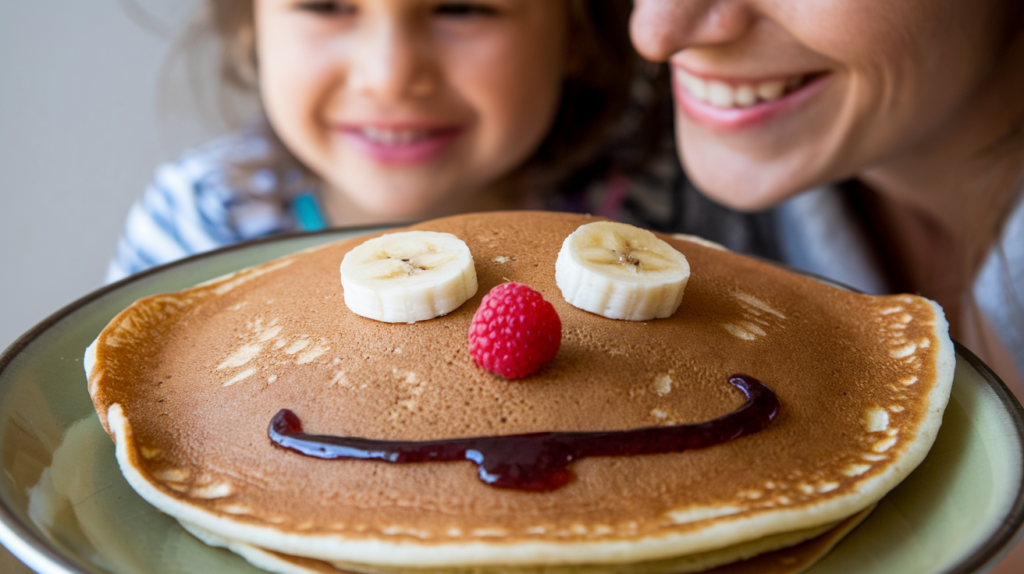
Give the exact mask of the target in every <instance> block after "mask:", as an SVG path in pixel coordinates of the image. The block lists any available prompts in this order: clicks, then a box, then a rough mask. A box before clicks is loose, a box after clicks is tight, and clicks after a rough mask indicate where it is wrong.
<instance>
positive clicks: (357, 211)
mask: <svg viewBox="0 0 1024 574" xmlns="http://www.w3.org/2000/svg"><path fill="white" fill-rule="evenodd" d="M567 28H568V24H567V15H566V10H565V5H564V3H563V2H531V1H524V0H484V1H480V2H476V1H474V2H440V1H437V0H376V1H369V0H356V1H352V2H317V3H308V2H296V1H294V0H259V1H257V2H256V37H257V57H258V61H259V74H260V88H261V94H262V96H263V102H264V106H265V107H266V110H267V115H268V117H269V118H270V121H271V123H272V125H273V127H274V129H275V131H276V132H277V133H278V135H279V136H280V137H281V139H282V140H283V141H284V143H285V145H286V146H287V147H288V148H289V149H290V150H292V151H293V153H294V154H295V155H296V156H297V157H298V158H299V159H300V160H301V161H303V162H304V163H305V164H306V165H307V166H309V167H310V168H311V169H312V170H313V171H314V172H316V173H317V174H319V175H320V176H321V177H322V178H323V179H324V180H325V182H326V184H327V187H328V188H329V189H330V190H331V191H332V192H333V193H329V194H327V195H326V197H325V203H326V204H327V208H328V212H333V213H338V212H344V213H346V214H347V215H354V216H356V217H354V218H353V217H348V218H347V219H349V221H348V222H357V221H358V220H359V218H361V219H363V220H364V221H370V220H378V221H380V220H385V221H386V220H392V221H395V220H403V219H415V218H421V217H424V216H426V215H433V214H440V213H446V212H452V211H458V210H462V209H464V208H465V207H464V206H466V205H471V204H472V203H473V201H474V198H478V197H480V196H482V194H486V193H488V192H490V191H492V190H493V189H494V186H495V185H496V184H499V183H500V182H501V181H502V180H504V179H505V177H506V176H507V175H508V174H510V173H511V172H514V171H515V170H516V168H518V167H519V166H520V165H522V164H523V163H524V162H525V161H526V160H527V159H528V158H529V156H530V155H531V153H532V152H533V150H535V149H537V147H538V146H539V145H540V143H541V141H542V140H543V138H544V136H545V134H546V133H547V132H548V130H549V129H550V127H551V123H552V121H553V118H554V115H555V113H556V110H557V109H558V105H559V101H560V96H561V90H562V83H563V79H564V76H565V68H566V60H567V46H566V45H567V34H568V29H567ZM332 203H334V204H335V207H336V208H337V206H338V205H343V206H344V208H343V209H340V210H339V209H333V210H332V205H331V204H332ZM455 206H462V207H459V208H456V207H455ZM335 219H337V218H335ZM353 219H354V221H353ZM335 223H339V221H335Z"/></svg>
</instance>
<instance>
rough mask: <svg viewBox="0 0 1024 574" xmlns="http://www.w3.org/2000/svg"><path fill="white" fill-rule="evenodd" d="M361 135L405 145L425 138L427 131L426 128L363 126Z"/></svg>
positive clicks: (382, 141)
mask: <svg viewBox="0 0 1024 574" xmlns="http://www.w3.org/2000/svg"><path fill="white" fill-rule="evenodd" d="M363 135H364V136H366V138H367V139H369V140H373V141H375V142H377V143H381V144H384V145H406V144H410V143H413V142H415V141H419V140H422V139H424V138H426V137H427V136H428V135H429V132H427V131H426V130H388V129H381V128H375V127H365V128H363Z"/></svg>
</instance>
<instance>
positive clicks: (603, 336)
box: [90, 212, 945, 544]
mask: <svg viewBox="0 0 1024 574" xmlns="http://www.w3.org/2000/svg"><path fill="white" fill-rule="evenodd" d="M591 220H592V219H589V218H588V217H586V216H573V215H562V214H550V213H522V212H517V213H496V214H482V215H470V216H459V217H452V218H447V219H441V220H435V221H431V222H427V223H424V224H421V225H417V226H414V228H415V229H430V230H435V231H444V232H448V233H452V234H454V235H456V236H458V237H459V238H461V239H462V240H464V241H465V242H466V243H467V244H468V245H469V248H470V250H471V251H472V253H473V256H474V258H475V263H476V270H477V275H478V281H479V284H480V289H479V291H478V293H477V294H476V296H475V297H474V298H472V299H471V300H470V301H468V302H467V303H465V304H464V305H463V306H462V307H460V308H459V309H457V310H456V311H454V312H452V313H451V314H449V315H447V316H445V317H441V318H437V319H433V320H430V321H424V322H418V323H415V324H387V323H380V322H376V321H373V320H370V319H365V318H363V317H359V316H357V315H355V314H353V313H352V312H350V311H349V310H348V309H347V308H346V307H345V304H344V302H343V295H342V288H341V285H340V280H339V271H338V269H339V264H340V263H341V260H342V257H343V256H344V254H345V253H346V252H347V251H348V250H349V249H351V248H353V247H354V246H356V245H358V244H359V243H361V242H362V241H364V240H365V239H366V238H358V239H353V240H348V241H342V242H340V243H336V244H331V245H327V246H325V247H322V248H319V249H316V250H313V251H310V252H305V253H301V254H298V255H295V256H291V257H288V258H285V259H283V260H278V261H275V262H270V263H267V264H265V265H263V266H260V267H257V268H254V269H251V270H246V271H243V272H240V273H239V274H236V275H233V276H230V277H228V278H225V279H222V280H219V281H215V282H212V283H210V284H206V285H203V286H199V287H196V288H193V289H189V290H185V291H183V292H180V293H174V294H167V295H158V296H154V297H150V298H147V299H143V300H141V301H139V302H137V303H136V304H135V305H133V306H132V307H131V308H129V309H128V310H126V311H125V312H124V313H122V314H121V315H120V316H119V317H118V318H116V319H115V320H114V321H113V322H112V323H111V325H110V326H109V327H108V328H107V329H106V330H105V331H104V332H103V334H102V335H101V337H100V338H99V339H98V340H97V344H96V346H95V351H96V366H95V367H94V369H93V371H92V376H91V377H90V391H91V393H92V395H93V398H94V402H95V405H96V408H97V412H98V413H99V414H100V417H101V420H103V422H104V424H105V425H106V424H107V418H106V414H107V410H108V407H110V406H111V405H112V404H115V403H117V404H120V405H121V407H122V408H123V411H124V414H125V416H126V418H127V420H128V424H129V425H130V429H131V436H130V437H129V438H130V440H129V446H130V452H129V454H128V456H129V458H130V460H131V464H132V466H134V467H135V468H136V469H137V470H138V471H139V472H140V473H141V475H142V476H144V477H146V480H148V481H149V482H151V483H152V485H153V487H154V488H155V489H156V490H158V491H159V492H161V493H162V494H163V495H166V496H168V497H171V498H173V499H176V500H180V501H183V502H185V503H187V504H190V505H193V506H195V507H197V508H199V509H201V510H203V511H205V512H208V513H209V514H211V515H213V516H219V517H224V518H227V519H230V520H232V521H236V522H238V523H242V524H252V525H264V526H268V527H271V528H274V529H277V530H279V531H281V532H286V533H300V534H310V535H321V534H337V535H340V536H343V537H346V538H349V539H387V540H397V541H403V540H404V541H410V542H414V543H416V544H432V543H451V542H458V541H474V540H475V541H485V542H490V541H497V542H500V543H511V542H514V541H517V540H518V541H521V540H557V541H574V540H612V539H616V540H620V539H639V538H643V537H645V536H652V535H659V534H661V533H666V532H685V531H688V530H693V529H700V528H704V527H706V526H707V524H709V521H715V520H717V521H722V520H736V519H741V518H749V517H752V516H757V515H759V514H765V513H771V512H775V511H778V510H780V509H801V508H805V509H809V510H811V509H813V508H815V507H816V506H817V505H821V504H823V503H825V502H827V501H830V500H834V499H837V498H841V497H844V496H852V495H854V494H856V492H857V491H858V489H859V488H861V486H862V485H863V484H864V483H865V481H869V480H870V479H871V478H872V477H873V476H876V475H881V474H882V473H885V472H887V471H891V469H892V468H893V465H895V464H897V463H900V462H901V460H902V458H903V457H904V455H905V454H906V453H907V452H911V451H913V450H914V449H918V450H920V445H919V442H920V441H919V440H918V429H919V427H920V425H921V424H922V422H923V421H925V420H926V419H928V417H929V416H932V417H934V413H932V414H931V415H929V413H930V412H932V411H934V409H935V408H939V409H940V412H941V407H942V406H943V405H944V399H943V401H942V403H943V404H942V405H936V404H935V398H934V397H933V396H931V394H932V391H933V390H934V389H935V385H936V376H937V365H938V364H939V363H941V361H940V359H941V357H939V356H938V353H939V351H940V347H942V344H941V343H942V339H941V338H942V337H944V336H945V335H944V329H941V328H939V327H938V326H937V325H944V324H945V323H944V321H943V320H942V319H941V317H939V316H937V315H936V313H935V311H934V309H933V306H932V305H931V303H930V302H928V301H927V300H924V299H921V298H918V297H912V296H905V295H901V296H892V297H870V296H865V295H860V294H856V293H851V292H847V291H843V290H840V289H837V288H834V287H831V286H828V285H825V284H823V283H821V282H819V281H816V280H813V279H809V278H806V277H803V276H799V275H796V274H793V273H790V272H787V271H785V270H782V269H779V268H777V267H774V266H772V265H769V264H765V263H761V262H759V261H756V260H753V259H749V258H746V257H742V256H739V255H736V254H733V253H729V252H726V251H722V250H717V249H713V248H709V247H706V246H703V245H700V244H697V243H693V242H689V241H684V240H680V239H674V238H672V237H669V236H663V237H664V238H665V239H666V240H667V241H669V242H670V243H671V244H672V245H673V246H675V247H676V248H677V249H678V250H680V251H681V252H682V253H683V254H685V255H686V257H687V258H688V260H689V263H690V267H691V270H692V275H691V278H690V281H689V283H688V285H687V288H686V292H685V296H684V298H683V302H682V305H681V307H680V308H679V310H678V311H677V312H676V313H675V314H674V315H673V316H672V317H670V318H668V319H660V320H653V321H647V322H627V321H616V320H611V319H606V318H604V317H600V316H597V315H593V314H590V313H587V312H585V311H581V310H579V309H576V308H574V307H571V306H570V305H568V304H567V303H565V301H564V300H563V299H562V296H561V294H560V292H559V290H558V288H557V286H556V285H555V281H554V264H555V258H556V256H557V254H558V251H559V248H560V246H561V244H562V241H563V239H564V238H565V237H566V236H567V235H568V234H569V233H571V232H572V231H574V230H575V229H576V228H577V227H578V226H580V225H581V224H583V223H586V222H588V221H591ZM503 281H517V282H520V283H525V284H527V285H529V286H531V287H533V288H534V289H536V290H537V291H539V292H540V293H542V294H543V296H544V297H545V298H546V299H547V300H548V301H550V302H551V303H552V304H553V305H554V306H555V309H556V310H557V312H558V313H559V315H560V317H561V321H562V332H563V341H562V347H561V350H560V351H559V353H558V355H557V356H556V358H555V359H554V360H553V361H552V362H551V363H550V364H548V365H546V366H545V367H544V368H543V369H542V370H541V371H540V372H539V373H538V374H536V375H534V376H531V377H528V378H525V379H522V380H514V381H507V380H503V379H501V378H499V377H496V376H494V375H492V374H490V373H488V372H486V371H484V370H483V369H481V368H479V367H478V366H476V365H475V364H474V363H473V360H472V358H471V357H470V355H469V353H468V350H467V330H468V327H469V323H470V320H471V318H472V316H473V313H474V312H475V310H476V308H477V307H478V305H479V303H480V299H481V298H482V297H483V295H484V294H486V293H487V291H488V290H490V289H491V288H492V287H494V286H495V285H498V284H499V283H501V282H503ZM940 370H941V369H940ZM737 373H744V374H748V375H751V376H753V377H755V378H757V379H759V380H760V381H762V382H763V383H765V384H766V385H768V386H769V387H771V388H772V389H773V390H774V391H775V393H776V394H777V395H778V397H779V399H780V401H781V404H782V408H781V411H780V413H779V415H778V417H777V418H776V419H775V421H774V422H773V423H772V424H771V425H769V426H768V428H766V429H765V430H763V431H761V432H758V433H756V434H753V435H750V436H747V437H743V438H741V439H738V440H734V441H731V442H728V443H725V444H722V445H718V446H714V447H711V448H707V449H702V450H693V451H687V452H683V453H675V454H663V455H646V456H635V457H609V458H588V459H584V460H581V461H578V462H576V463H574V464H573V465H572V466H571V467H570V468H571V470H572V471H573V472H574V473H575V475H576V480H574V481H573V482H572V483H570V484H569V485H568V486H566V487H564V488H561V489H559V490H555V491H552V492H546V493H535V492H522V491H516V490H505V489H497V488H493V487H489V486H487V485H485V484H483V483H482V482H481V481H480V480H478V478H477V476H476V468H475V466H474V465H473V464H472V463H470V462H448V463H424V464H405V465H391V464H386V463H381V462H372V461H353V460H335V461H327V460H319V459H314V458H308V457H305V456H302V455H299V454H296V453H294V452H291V451H287V450H284V449H281V448H278V447H276V446H274V445H272V444H271V442H270V441H269V439H268V438H267V427H268V424H269V422H270V420H271V418H272V417H273V416H274V414H275V413H277V412H278V410H280V409H282V408H288V409H291V410H292V411H294V412H295V413H296V414H297V415H298V416H299V417H300V418H301V419H302V421H303V424H304V426H305V430H306V432H310V433H316V434H333V435H355V436H362V437H367V438H381V439H405V440H424V439H439V438H455V437H468V436H478V435H500V434H513V433H526V432H535V431H571V430H611V429H630V428H637V427H642V426H650V425H667V424H675V423H694V422H700V421H705V420H709V419H712V418H715V417H718V416H721V415H723V414H726V413H729V412H731V411H733V410H734V409H736V408H737V407H738V406H740V405H741V404H742V403H743V402H744V398H743V396H742V395H741V394H740V392H739V391H737V390H736V389H735V388H734V387H732V386H731V385H730V384H729V383H728V382H727V379H728V377H729V376H731V375H733V374H737ZM939 375H941V376H945V375H943V374H942V373H939ZM940 378H941V377H940ZM932 432H934V429H933V430H932ZM927 440H928V445H930V440H931V439H930V438H928V439H927ZM928 445H925V448H927V446H928ZM922 456H923V455H922ZM915 464H916V462H915ZM900 472H903V473H904V474H905V472H909V470H906V471H900ZM889 487H891V485H890V486H889ZM879 496H880V494H879ZM851 512H852V511H851ZM838 518H841V517H835V518H834V519H838Z"/></svg>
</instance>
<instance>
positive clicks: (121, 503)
mask: <svg viewBox="0 0 1024 574" xmlns="http://www.w3.org/2000/svg"><path fill="white" fill-rule="evenodd" d="M370 231H373V230H372V229H352V230H341V231H338V230H334V231H327V232H319V233H314V234H303V235H294V236H285V237H279V238H273V239H268V240H263V241H257V242H252V243H246V244H241V245H236V246H232V247H228V248H225V249H222V250H218V251H214V252H210V253H206V254H203V255H199V256H196V257H192V258H189V259H185V260H183V261H179V262H176V263H172V264H170V265H167V266H164V267H159V268H156V269H153V270H150V271H147V272H145V273H142V274H139V275H136V276H134V277H131V278H129V279H126V280H125V281H122V282H120V283H116V284H114V285H110V286H108V287H105V288H103V289H101V290H99V291H96V292H94V293H92V294H91V295H88V296H86V297H84V298H82V299H80V300H79V301H76V302H75V303H72V304H71V305H69V306H67V307H65V308H64V309H62V310H60V311H58V312H57V313H55V314H54V315H53V316H51V317H50V318H48V319H47V320H46V321H44V322H43V323H41V324H40V325H38V326H37V327H35V328H34V329H33V330H32V331H30V332H28V333H27V334H25V335H24V336H22V337H21V338H20V339H18V340H17V341H16V342H15V343H14V344H13V345H12V346H11V347H10V348H8V349H7V351H5V352H4V354H3V355H2V356H0V465H2V469H3V473H2V474H0V542H2V543H3V544H4V545H5V546H6V547H7V548H8V549H9V550H10V551H11V552H12V553H13V554H14V555H15V556H17V557H18V558H20V559H21V560H22V561H24V562H25V563H26V564H28V565H29V566H30V567H32V568H33V569H35V570H36V571H37V572H41V573H45V574H50V573H62V574H63V573H76V574H81V573H108V574H135V573H141V572H147V573H156V574H171V573H174V574H181V573H191V572H223V573H239V574H241V573H248V574H258V573H259V572H261V571H259V570H257V569H255V568H253V567H252V566H250V565H249V564H248V563H246V562H245V561H244V560H242V559H241V558H239V557H238V556H236V555H234V554H232V553H230V552H228V551H225V550H219V549H215V548H211V547H208V546H206V545H204V544H202V543H201V542H199V541H198V540H196V539H194V538H192V537H191V536H190V535H188V534H187V533H185V531H184V530H182V529H181V527H179V526H178V524H177V523H176V522H175V521H174V520H173V519H172V518H170V517H168V516H166V515H164V514H162V513H160V512H158V511H157V510H156V509H154V508H153V507H151V506H150V505H149V504H148V503H146V502H145V501H143V500H142V499H141V498H140V497H139V496H138V495H136V494H135V492H134V491H133V490H132V489H131V487H129V486H128V484H127V483H126V482H125V480H124V478H122V476H121V473H120V471H119V470H118V468H117V463H116V461H115V458H114V443H113V442H112V441H111V440H110V438H109V437H108V436H107V435H106V433H105V432H104V431H103V429H102V427H101V426H100V424H99V419H98V418H97V416H96V414H95V411H94V410H93V406H92V402H91V400H90V399H89V394H88V391H87V390H86V378H85V373H84V371H83V367H82V355H83V353H84V352H85V348H86V346H88V345H89V343H91V342H92V341H93V339H95V338H96V336H97V335H98V334H99V332H100V331H101V330H102V329H103V327H104V326H105V325H106V324H107V322H108V321H110V319H112V318H113V317H114V316H115V315H116V314H117V313H118V312H120V311H121V310H122V309H124V308H125V307H127V306H128V305H130V304H131V303H132V302H133V301H135V300H136V299H138V298H140V297H144V296H147V295H151V294H154V293H159V292H166V291H176V290H179V289H183V288H186V287H190V286H192V285H195V284H197V283H200V282H202V281H206V280H209V279H212V278H214V277H217V276H220V275H223V274H225V273H229V272H232V271H236V270H238V269H242V268H244V267H247V266H250V265H255V264H257V263H261V262H263V261H267V260H270V259H273V258H275V257H280V256H283V255H287V254H290V253H294V252H296V251H299V250H302V249H306V248H310V247H314V246H316V245H320V244H323V243H325V242H328V241H336V240H340V239H345V238H348V237H352V236H354V235H359V234H363V233H368V232H370ZM956 351H957V366H956V374H955V378H954V381H953V391H952V396H951V397H950V401H949V406H948V407H947V409H946V413H945V416H944V418H943V424H942V428H941V430H940V431H939V435H938V438H937V440H936V442H935V445H934V446H933V447H932V450H931V452H930V453H929V454H928V457H927V458H926V459H925V460H924V462H923V463H922V464H921V466H920V467H918V469H917V470H915V471H914V472H913V473H912V474H911V475H910V476H909V477H908V478H907V479H906V480H905V481H904V482H903V483H901V484H900V485H899V486H898V487H897V488H896V489H894V490H893V491H892V492H890V493H889V494H888V495H887V496H886V497H885V498H884V499H883V500H882V501H881V502H880V504H879V506H878V508H877V509H876V510H875V511H874V513H872V514H871V516H870V517H869V518H868V519H867V520H866V521H865V522H864V524H862V525H861V526H860V527H859V528H858V529H857V530H855V531H854V532H853V533H852V534H851V535H850V536H848V537H847V538H846V539H845V540H844V541H843V542H842V543H841V544H840V545H839V546H837V547H836V548H835V550H833V551H832V552H831V553H830V554H829V555H828V556H827V557H826V558H825V559H824V560H822V561H821V562H820V563H818V564H817V565H816V566H815V567H814V568H812V569H811V570H809V571H808V574H824V573H828V574H847V573H853V572H872V573H893V574H896V573H898V574H912V573H918V572H919V573H937V572H944V573H966V572H978V571H984V570H986V569H988V568H989V567H991V566H992V565H994V564H995V563H996V562H998V560H999V558H1001V557H1002V555H1003V554H1005V552H1006V551H1007V550H1008V549H1009V548H1011V547H1012V545H1013V543H1014V542H1015V541H1016V540H1017V539H1018V537H1019V534H1020V532H1019V531H1020V527H1021V524H1022V523H1024V480H1022V478H1024V409H1022V408H1021V406H1020V404H1019V403H1017V401H1016V400H1015V399H1014V398H1013V396H1012V395H1011V394H1010V392H1009V391H1008V390H1007V389H1006V387H1005V386H1004V385H1003V384H1002V383H1001V382H1000V381H999V379H998V378H997V377H996V376H995V375H994V374H992V372H991V371H990V370H989V369H988V368H987V367H986V366H985V365H984V364H983V363H982V362H981V361H979V360H978V359H977V357H975V356H974V355H973V354H971V352H970V351H968V350H966V349H965V348H964V347H962V346H960V345H956Z"/></svg>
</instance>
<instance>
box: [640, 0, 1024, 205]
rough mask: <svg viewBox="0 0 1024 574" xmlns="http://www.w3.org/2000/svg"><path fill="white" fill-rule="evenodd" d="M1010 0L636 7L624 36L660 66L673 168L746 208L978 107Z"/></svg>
mask: <svg viewBox="0 0 1024 574" xmlns="http://www.w3.org/2000/svg"><path fill="white" fill-rule="evenodd" d="M1015 2H1020V0H899V1H897V2H893V1H891V0H815V1H806V0H805V1H792V0H687V1H684V2H680V1H677V0H637V2H636V4H635V7H634V10H633V17H632V22H631V31H632V36H633V42H634V45H635V46H636V47H637V49H638V50H639V51H640V53H641V54H642V55H644V56H645V57H647V58H650V59H654V60H667V61H668V62H669V64H670V65H671V67H672V69H673V80H674V82H673V83H674V85H673V91H674V92H675V100H676V107H677V114H676V133H677V139H678V140H679V142H680V146H679V148H680V150H681V154H682V157H683V160H684V163H685V164H686V168H687V172H688V173H689V174H690V175H691V176H692V177H693V178H694V180H695V181H696V183H697V184H698V186H699V187H701V189H702V190H704V191H705V192H707V193H708V194H709V195H711V196H713V197H714V198H715V199H717V200H719V201H721V202H723V203H726V204H728V205H731V206H734V207H739V208H743V209H759V208H763V207H766V206H769V205H772V204H775V203H778V202H779V201H781V200H783V199H785V198H787V197H789V196H791V195H793V194H794V193H798V192H800V191H802V190H805V189H809V188H811V187H813V186H815V185H820V184H822V183H825V182H829V181H835V180H838V179H841V178H845V177H850V176H851V175H854V174H860V175H864V174H868V175H870V174H871V173H872V170H875V171H876V172H877V170H880V169H888V168H889V167H890V166H892V165H894V163H896V162H904V161H905V160H906V159H907V158H908V157H913V156H912V155H911V154H915V153H919V152H921V151H922V150H923V151H927V149H925V148H927V146H928V145H931V144H932V143H935V142H938V141H941V140H939V139H938V138H939V137H940V136H941V134H943V133H944V131H943V130H948V129H950V128H955V127H956V126H957V125H958V122H959V125H965V124H963V121H964V119H965V118H969V117H970V114H971V113H973V112H975V111H978V110H980V109H981V108H983V107H985V106H984V104H985V102H984V101H979V99H980V95H983V94H985V93H986V92H985V90H986V89H987V88H988V87H991V86H992V85H993V84H992V83H991V82H992V79H993V77H994V74H993V70H994V68H995V66H996V64H997V62H998V61H999V58H1000V51H1001V50H1005V49H1006V48H1005V46H1006V44H1007V39H1008V34H1012V33H1014V32H1015V31H1014V30H1013V28H1011V26H1013V25H1015V24H1013V20H1012V18H1010V16H1009V13H1010V11H1011V8H1010V7H1011V6H1012V4H1013V3H1015ZM741 91H746V94H745V97H741ZM761 92H763V94H762V93H761ZM755 93H756V94H757V98H756V99H755V97H754V95H753V94H755ZM1000 129H1001V128H1000ZM923 167H926V166H922V168H923ZM929 169H930V167H929Z"/></svg>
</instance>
